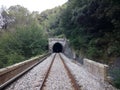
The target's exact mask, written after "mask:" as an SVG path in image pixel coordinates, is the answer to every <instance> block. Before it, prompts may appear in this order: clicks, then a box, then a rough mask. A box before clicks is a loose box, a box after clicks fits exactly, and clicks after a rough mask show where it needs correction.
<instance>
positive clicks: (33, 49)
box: [0, 6, 47, 68]
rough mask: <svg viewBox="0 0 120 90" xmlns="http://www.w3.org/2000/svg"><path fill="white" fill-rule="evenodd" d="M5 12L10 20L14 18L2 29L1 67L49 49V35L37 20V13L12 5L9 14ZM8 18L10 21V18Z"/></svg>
mask: <svg viewBox="0 0 120 90" xmlns="http://www.w3.org/2000/svg"><path fill="white" fill-rule="evenodd" d="M4 13H5V12H4ZM2 14H3V13H2ZM5 14H6V16H7V17H9V20H11V19H14V20H13V22H11V23H7V27H6V28H3V29H1V30H2V31H1V35H0V68H3V67H6V66H9V65H12V64H15V63H18V62H21V61H23V60H26V59H28V58H30V57H33V56H35V55H39V54H43V53H45V52H46V51H47V48H46V47H47V36H46V34H45V32H44V31H43V30H42V29H41V27H40V25H39V23H38V21H37V20H36V17H35V15H37V13H35V12H33V13H32V14H31V13H29V11H28V10H27V9H25V8H23V7H21V6H12V7H10V8H9V14H7V13H5ZM6 20H7V22H9V20H8V18H6Z"/></svg>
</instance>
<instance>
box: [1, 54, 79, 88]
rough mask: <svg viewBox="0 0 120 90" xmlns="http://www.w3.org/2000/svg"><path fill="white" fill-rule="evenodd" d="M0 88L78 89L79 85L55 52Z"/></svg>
mask: <svg viewBox="0 0 120 90" xmlns="http://www.w3.org/2000/svg"><path fill="white" fill-rule="evenodd" d="M35 71H36V72H35ZM28 77H29V78H28ZM21 84H23V85H21ZM0 90H80V87H79V85H78V84H77V83H76V81H75V79H74V76H73V75H72V74H71V72H70V70H69V68H68V67H67V65H66V64H65V62H64V59H63V58H62V56H61V55H60V54H58V53H57V54H52V55H51V56H49V57H48V59H46V60H44V61H43V62H41V63H39V64H36V65H35V66H34V67H31V69H30V70H28V71H26V72H24V73H23V74H22V75H20V76H19V77H17V78H16V79H14V80H12V81H11V82H9V83H8V84H5V85H3V86H2V87H0Z"/></svg>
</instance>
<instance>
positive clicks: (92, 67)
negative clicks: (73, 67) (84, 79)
mask: <svg viewBox="0 0 120 90" xmlns="http://www.w3.org/2000/svg"><path fill="white" fill-rule="evenodd" d="M83 62H84V67H85V68H86V69H87V71H88V72H89V73H91V74H92V75H94V76H95V77H96V78H97V79H98V80H99V81H103V82H104V81H107V77H108V65H105V64H101V63H98V62H95V61H92V60H89V59H84V60H83Z"/></svg>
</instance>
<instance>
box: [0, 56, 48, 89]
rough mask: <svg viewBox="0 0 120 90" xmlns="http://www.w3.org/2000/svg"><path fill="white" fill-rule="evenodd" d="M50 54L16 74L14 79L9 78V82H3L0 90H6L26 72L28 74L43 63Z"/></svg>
mask: <svg viewBox="0 0 120 90" xmlns="http://www.w3.org/2000/svg"><path fill="white" fill-rule="evenodd" d="M49 55H50V54H47V55H45V56H44V57H43V58H41V59H40V61H39V62H37V63H35V64H33V65H32V66H30V67H29V68H27V69H26V70H24V71H23V72H21V73H19V74H17V75H16V76H15V77H13V78H11V79H10V80H8V81H7V82H5V83H4V84H2V85H1V86H0V90H4V89H6V88H7V87H8V86H10V85H11V84H12V83H13V82H15V81H16V80H18V79H19V78H20V77H22V76H23V75H25V74H26V73H27V72H29V71H30V70H31V69H33V68H34V67H35V66H37V65H38V64H40V63H41V62H43V61H44V60H45V59H46V58H47V57H48V56H49Z"/></svg>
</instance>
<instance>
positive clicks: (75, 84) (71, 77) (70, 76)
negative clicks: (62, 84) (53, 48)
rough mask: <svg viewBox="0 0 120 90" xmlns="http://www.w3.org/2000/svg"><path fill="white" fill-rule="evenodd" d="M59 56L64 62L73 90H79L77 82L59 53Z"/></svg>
mask: <svg viewBox="0 0 120 90" xmlns="http://www.w3.org/2000/svg"><path fill="white" fill-rule="evenodd" d="M59 56H60V58H61V60H62V62H63V64H64V67H65V69H66V71H67V74H68V76H69V78H70V79H71V83H72V85H73V87H74V90H80V86H79V85H78V84H77V82H76V80H75V78H74V76H73V75H72V73H71V71H70V70H69V68H68V66H67V65H66V64H65V62H64V59H63V58H62V56H61V55H60V54H59Z"/></svg>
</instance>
